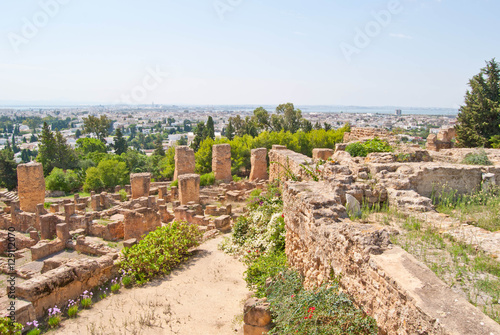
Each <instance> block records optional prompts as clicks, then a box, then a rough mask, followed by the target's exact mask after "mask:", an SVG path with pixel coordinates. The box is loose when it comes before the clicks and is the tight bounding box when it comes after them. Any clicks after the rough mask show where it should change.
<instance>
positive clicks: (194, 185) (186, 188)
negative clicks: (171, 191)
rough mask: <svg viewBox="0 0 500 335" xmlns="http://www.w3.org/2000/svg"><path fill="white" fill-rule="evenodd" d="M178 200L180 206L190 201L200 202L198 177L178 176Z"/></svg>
mask: <svg viewBox="0 0 500 335" xmlns="http://www.w3.org/2000/svg"><path fill="white" fill-rule="evenodd" d="M179 200H180V202H181V205H186V204H187V203H188V202H190V201H194V202H196V203H199V202H200V175H198V174H184V175H181V176H179Z"/></svg>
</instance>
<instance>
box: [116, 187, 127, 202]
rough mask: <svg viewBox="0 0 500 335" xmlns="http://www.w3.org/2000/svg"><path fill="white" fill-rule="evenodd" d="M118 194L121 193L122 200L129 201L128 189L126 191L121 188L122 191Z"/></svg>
mask: <svg viewBox="0 0 500 335" xmlns="http://www.w3.org/2000/svg"><path fill="white" fill-rule="evenodd" d="M118 194H119V195H120V200H121V201H122V202H123V201H127V197H128V194H127V191H125V190H124V189H121V190H120V191H118Z"/></svg>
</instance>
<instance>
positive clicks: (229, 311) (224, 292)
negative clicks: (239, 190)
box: [50, 236, 249, 335]
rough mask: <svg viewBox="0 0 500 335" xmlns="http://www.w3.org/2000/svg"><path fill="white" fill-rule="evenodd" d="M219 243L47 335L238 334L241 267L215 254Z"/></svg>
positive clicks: (211, 242) (206, 245)
mask: <svg viewBox="0 0 500 335" xmlns="http://www.w3.org/2000/svg"><path fill="white" fill-rule="evenodd" d="M221 239H222V237H221V236H219V237H217V238H215V239H213V240H209V241H207V242H205V243H204V244H202V245H201V246H200V247H199V248H198V249H199V251H197V252H196V254H195V255H194V256H193V258H192V259H191V260H190V261H189V262H188V263H186V264H184V265H183V266H182V267H181V268H179V269H178V270H176V271H174V272H173V273H172V274H171V275H169V276H168V277H166V278H165V279H162V280H157V281H154V282H151V283H149V284H148V285H146V286H144V287H141V288H133V289H123V288H122V289H121V292H120V293H119V294H114V295H111V296H110V297H108V298H106V299H104V300H102V301H100V302H98V303H96V304H95V305H94V306H93V307H92V308H91V309H89V310H83V311H81V312H80V314H79V317H78V318H77V319H71V320H65V321H64V322H63V323H62V326H61V327H60V328H59V329H58V330H57V331H53V332H50V334H61V335H63V334H64V335H69V334H148V335H149V334H181V335H183V334H187V335H197V334H203V335H210V334H214V335H220V334H242V333H243V332H242V331H241V328H242V314H243V303H244V300H245V299H246V298H247V297H248V294H249V291H248V289H247V288H246V284H245V281H244V280H243V271H245V266H244V265H243V264H242V263H241V262H239V261H238V260H236V259H235V258H233V257H231V256H228V255H226V254H224V253H223V252H222V251H220V250H217V244H218V243H219V242H220V241H221Z"/></svg>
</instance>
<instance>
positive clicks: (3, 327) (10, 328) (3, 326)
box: [0, 317, 23, 335]
mask: <svg viewBox="0 0 500 335" xmlns="http://www.w3.org/2000/svg"><path fill="white" fill-rule="evenodd" d="M22 329H23V326H22V325H21V324H19V323H16V322H13V321H12V319H11V318H7V317H4V318H0V334H8V335H21V330H22Z"/></svg>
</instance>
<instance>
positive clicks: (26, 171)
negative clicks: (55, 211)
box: [17, 162, 45, 213]
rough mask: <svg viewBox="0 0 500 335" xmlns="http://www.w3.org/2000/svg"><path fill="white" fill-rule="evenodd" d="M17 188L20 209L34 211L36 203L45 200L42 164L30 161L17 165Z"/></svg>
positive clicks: (41, 202)
mask: <svg viewBox="0 0 500 335" xmlns="http://www.w3.org/2000/svg"><path fill="white" fill-rule="evenodd" d="M17 190H18V194H19V202H20V206H21V210H22V211H25V212H31V213H35V212H36V205H38V204H43V203H44V202H45V179H44V178H43V166H42V164H40V163H35V162H30V163H28V164H20V165H18V166H17Z"/></svg>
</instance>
